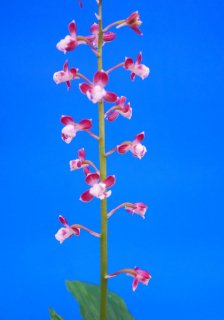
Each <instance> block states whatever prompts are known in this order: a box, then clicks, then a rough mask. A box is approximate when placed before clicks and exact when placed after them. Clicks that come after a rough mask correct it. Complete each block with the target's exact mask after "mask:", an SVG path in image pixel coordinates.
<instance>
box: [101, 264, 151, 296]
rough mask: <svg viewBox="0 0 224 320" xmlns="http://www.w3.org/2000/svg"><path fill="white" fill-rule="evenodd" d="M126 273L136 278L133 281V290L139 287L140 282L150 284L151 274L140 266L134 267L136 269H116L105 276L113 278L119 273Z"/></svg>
mask: <svg viewBox="0 0 224 320" xmlns="http://www.w3.org/2000/svg"><path fill="white" fill-rule="evenodd" d="M122 273H126V275H129V276H132V277H134V280H133V282H132V290H133V291H135V290H136V289H137V287H138V284H139V282H141V283H143V284H145V285H148V283H149V280H150V279H151V275H150V274H149V272H148V271H145V270H140V269H139V268H138V267H134V269H122V270H119V271H116V272H114V273H111V274H107V275H106V276H105V279H110V278H113V277H115V276H117V275H119V274H122Z"/></svg>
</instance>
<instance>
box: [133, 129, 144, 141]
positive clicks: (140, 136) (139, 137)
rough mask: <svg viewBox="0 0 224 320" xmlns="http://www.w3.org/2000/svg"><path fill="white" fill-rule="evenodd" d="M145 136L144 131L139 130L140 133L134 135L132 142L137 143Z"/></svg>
mask: <svg viewBox="0 0 224 320" xmlns="http://www.w3.org/2000/svg"><path fill="white" fill-rule="evenodd" d="M144 138H145V132H144V131H143V132H141V133H138V134H137V135H136V136H135V139H134V142H135V143H139V142H141V141H142V140H143V139H144Z"/></svg>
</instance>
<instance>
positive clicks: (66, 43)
mask: <svg viewBox="0 0 224 320" xmlns="http://www.w3.org/2000/svg"><path fill="white" fill-rule="evenodd" d="M68 30H69V32H70V35H67V36H66V37H65V38H64V39H62V40H60V41H59V42H58V43H57V45H56V48H57V49H58V50H60V51H62V52H64V53H66V52H68V51H72V50H74V49H75V48H76V47H77V46H78V45H79V44H86V43H87V42H88V40H87V39H86V38H85V37H83V36H77V34H76V32H77V27H76V23H75V20H72V21H71V22H70V23H69V25H68Z"/></svg>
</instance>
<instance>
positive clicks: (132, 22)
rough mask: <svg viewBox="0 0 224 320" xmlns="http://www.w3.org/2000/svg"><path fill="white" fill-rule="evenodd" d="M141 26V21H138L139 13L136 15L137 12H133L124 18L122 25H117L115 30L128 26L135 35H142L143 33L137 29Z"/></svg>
mask: <svg viewBox="0 0 224 320" xmlns="http://www.w3.org/2000/svg"><path fill="white" fill-rule="evenodd" d="M141 24H142V21H141V20H140V16H139V13H138V11H135V12H133V13H132V14H131V15H130V16H129V17H128V18H126V19H125V20H124V22H123V23H121V24H119V25H118V26H117V28H121V27H124V26H129V27H130V28H131V29H132V30H134V31H135V32H136V33H137V34H139V35H142V34H143V33H142V32H141V30H140V29H139V26H140V25H141Z"/></svg>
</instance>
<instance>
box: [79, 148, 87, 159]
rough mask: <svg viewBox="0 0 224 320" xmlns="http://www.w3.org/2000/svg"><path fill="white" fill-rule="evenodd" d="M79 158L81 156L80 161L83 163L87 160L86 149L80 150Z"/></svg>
mask: <svg viewBox="0 0 224 320" xmlns="http://www.w3.org/2000/svg"><path fill="white" fill-rule="evenodd" d="M78 156H79V159H80V160H82V161H83V160H85V157H86V153H85V150H84V148H82V149H79V150H78Z"/></svg>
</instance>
